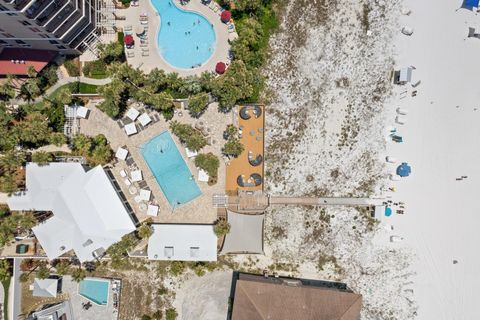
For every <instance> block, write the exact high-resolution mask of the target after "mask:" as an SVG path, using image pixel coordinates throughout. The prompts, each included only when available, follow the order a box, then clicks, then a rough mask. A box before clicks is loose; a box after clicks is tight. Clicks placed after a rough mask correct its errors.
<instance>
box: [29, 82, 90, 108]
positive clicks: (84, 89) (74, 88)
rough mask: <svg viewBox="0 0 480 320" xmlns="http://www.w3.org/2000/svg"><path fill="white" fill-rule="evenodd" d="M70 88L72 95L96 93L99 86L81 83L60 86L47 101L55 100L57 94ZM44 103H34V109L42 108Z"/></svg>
mask: <svg viewBox="0 0 480 320" xmlns="http://www.w3.org/2000/svg"><path fill="white" fill-rule="evenodd" d="M65 87H67V88H70V91H71V92H72V93H87V94H88V93H97V88H98V87H99V86H97V85H94V84H88V83H83V82H80V83H79V82H73V83H67V84H66V85H63V86H61V87H60V88H58V89H57V90H55V91H53V92H52V93H51V94H50V95H49V96H48V98H47V99H48V100H52V101H53V100H55V98H56V97H57V96H58V94H59V93H60V92H61V90H62V89H63V88H65ZM44 103H45V102H44V101H43V100H42V101H40V102H37V103H35V107H38V108H39V109H42V108H43V107H44Z"/></svg>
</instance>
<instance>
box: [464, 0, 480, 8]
mask: <svg viewBox="0 0 480 320" xmlns="http://www.w3.org/2000/svg"><path fill="white" fill-rule="evenodd" d="M479 1H480V0H465V1H464V2H463V6H464V7H466V8H478V2H479Z"/></svg>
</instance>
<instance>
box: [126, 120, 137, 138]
mask: <svg viewBox="0 0 480 320" xmlns="http://www.w3.org/2000/svg"><path fill="white" fill-rule="evenodd" d="M125 132H126V133H127V136H131V135H132V134H135V133H137V127H135V123H133V122H132V123H129V124H127V125H125Z"/></svg>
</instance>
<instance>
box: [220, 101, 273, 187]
mask: <svg viewBox="0 0 480 320" xmlns="http://www.w3.org/2000/svg"><path fill="white" fill-rule="evenodd" d="M233 112H234V114H235V120H234V124H235V125H236V126H237V128H238V129H239V131H238V133H239V137H240V142H241V143H242V144H243V145H244V147H245V149H244V151H243V153H242V154H241V155H240V156H238V157H237V158H233V159H232V160H231V161H230V162H229V163H228V165H227V167H226V187H225V190H226V192H227V194H229V195H236V194H237V193H238V191H262V190H263V178H264V173H263V171H264V170H263V167H264V164H263V159H264V126H265V108H264V107H263V106H259V105H252V106H238V107H236V108H235V109H234V111H233ZM259 177H260V180H258V181H257V179H259Z"/></svg>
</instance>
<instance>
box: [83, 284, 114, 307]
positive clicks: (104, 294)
mask: <svg viewBox="0 0 480 320" xmlns="http://www.w3.org/2000/svg"><path fill="white" fill-rule="evenodd" d="M109 287H110V281H108V280H102V279H96V278H87V279H85V280H82V281H80V284H79V285H78V293H80V294H81V295H82V296H84V297H85V298H87V299H89V300H91V301H92V302H95V303H96V304H99V305H106V304H107V302H108V291H109Z"/></svg>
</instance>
